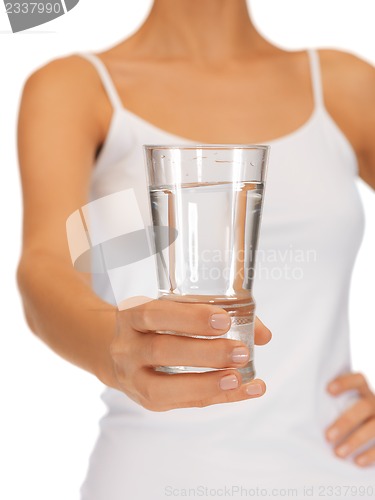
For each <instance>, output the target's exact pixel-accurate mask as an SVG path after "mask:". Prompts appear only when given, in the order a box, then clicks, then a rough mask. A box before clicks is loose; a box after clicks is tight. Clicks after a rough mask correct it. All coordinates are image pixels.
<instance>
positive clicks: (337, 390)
mask: <svg viewBox="0 0 375 500" xmlns="http://www.w3.org/2000/svg"><path fill="white" fill-rule="evenodd" d="M327 389H328V391H329V392H330V393H331V394H332V395H334V396H336V395H338V394H342V393H343V392H345V391H350V390H357V391H358V392H359V393H360V394H361V395H362V396H368V395H369V394H371V390H370V388H369V386H368V383H367V380H366V378H365V377H364V376H363V375H362V373H347V374H345V375H340V376H339V377H336V378H335V379H333V380H332V381H331V382H330V383H329V384H328V387H327Z"/></svg>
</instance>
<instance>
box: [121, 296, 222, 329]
mask: <svg viewBox="0 0 375 500" xmlns="http://www.w3.org/2000/svg"><path fill="white" fill-rule="evenodd" d="M129 313H130V314H129V316H128V319H129V323H130V326H131V327H133V328H134V329H135V330H138V331H140V332H155V331H172V332H177V333H180V334H181V333H185V334H190V335H207V336H210V335H223V334H224V333H225V332H227V331H228V330H229V327H230V324H231V321H230V317H229V314H228V313H227V312H226V311H224V309H221V308H220V307H218V306H214V305H209V304H186V303H182V302H174V301H172V300H168V301H167V300H159V299H157V300H153V301H151V302H148V303H146V304H143V305H141V306H138V307H134V308H132V309H130V310H129ZM120 314H121V313H120Z"/></svg>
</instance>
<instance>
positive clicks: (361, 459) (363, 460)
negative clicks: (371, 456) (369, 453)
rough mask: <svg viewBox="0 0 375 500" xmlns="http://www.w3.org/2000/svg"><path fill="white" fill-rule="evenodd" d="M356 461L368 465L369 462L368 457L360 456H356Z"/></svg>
mask: <svg viewBox="0 0 375 500" xmlns="http://www.w3.org/2000/svg"><path fill="white" fill-rule="evenodd" d="M355 461H356V463H357V464H358V465H368V463H369V461H368V459H367V457H358V458H356V460H355Z"/></svg>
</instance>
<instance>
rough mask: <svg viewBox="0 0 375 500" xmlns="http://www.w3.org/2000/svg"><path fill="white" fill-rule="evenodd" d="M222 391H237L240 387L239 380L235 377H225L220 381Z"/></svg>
mask: <svg viewBox="0 0 375 500" xmlns="http://www.w3.org/2000/svg"><path fill="white" fill-rule="evenodd" d="M219 385H220V389H222V390H223V391H228V390H229V389H236V388H237V387H238V379H237V377H236V376H235V375H225V377H223V378H222V379H221V380H220V384H219Z"/></svg>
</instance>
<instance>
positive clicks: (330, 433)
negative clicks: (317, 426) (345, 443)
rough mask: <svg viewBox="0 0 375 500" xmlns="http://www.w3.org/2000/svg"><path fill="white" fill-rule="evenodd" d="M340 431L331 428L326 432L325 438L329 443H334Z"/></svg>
mask: <svg viewBox="0 0 375 500" xmlns="http://www.w3.org/2000/svg"><path fill="white" fill-rule="evenodd" d="M339 434H340V431H339V430H338V428H337V427H332V428H331V429H329V430H328V431H327V438H328V440H329V441H335V440H336V439H337V438H338V437H339Z"/></svg>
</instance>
